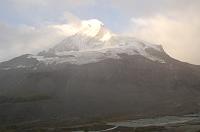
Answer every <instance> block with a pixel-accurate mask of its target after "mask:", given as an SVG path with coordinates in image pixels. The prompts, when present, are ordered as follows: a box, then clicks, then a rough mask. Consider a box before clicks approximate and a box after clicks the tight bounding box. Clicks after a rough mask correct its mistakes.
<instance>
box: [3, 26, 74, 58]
mask: <svg viewBox="0 0 200 132" xmlns="http://www.w3.org/2000/svg"><path fill="white" fill-rule="evenodd" d="M75 32H77V27H76V25H73V24H72V23H70V24H54V25H45V26H39V27H33V26H26V25H23V26H20V27H13V26H10V25H7V24H3V23H0V61H3V60H7V59H10V58H12V57H16V56H18V55H21V54H26V53H37V52H39V51H41V50H45V49H48V48H50V47H52V46H54V45H55V44H57V43H59V42H60V41H62V40H63V39H64V38H65V37H66V36H69V35H72V34H74V33H75Z"/></svg>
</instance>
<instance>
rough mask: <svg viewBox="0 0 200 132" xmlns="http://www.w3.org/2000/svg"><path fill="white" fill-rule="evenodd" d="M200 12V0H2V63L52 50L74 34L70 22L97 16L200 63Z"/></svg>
mask: <svg viewBox="0 0 200 132" xmlns="http://www.w3.org/2000/svg"><path fill="white" fill-rule="evenodd" d="M199 12H200V0H0V61H4V60H8V59H11V58H12V57H15V56H18V55H21V54H24V53H37V52H38V51H40V50H43V49H46V48H49V47H51V46H53V45H55V44H56V43H58V42H59V41H61V40H62V39H64V38H65V37H66V36H67V35H69V34H70V31H68V30H65V31H63V29H66V28H65V27H67V26H68V25H69V24H71V23H74V22H76V21H79V20H86V19H94V18H95V19H99V20H100V21H102V22H103V23H104V24H105V26H107V27H108V28H109V29H110V30H112V31H113V32H116V33H119V34H127V35H131V36H134V37H138V38H140V39H143V40H146V41H149V42H152V43H156V44H161V45H163V47H164V48H165V50H166V52H167V53H168V54H169V55H170V56H172V57H174V58H176V59H179V60H182V61H186V62H189V63H193V64H200V52H199V50H200V15H199ZM68 32H69V34H68Z"/></svg>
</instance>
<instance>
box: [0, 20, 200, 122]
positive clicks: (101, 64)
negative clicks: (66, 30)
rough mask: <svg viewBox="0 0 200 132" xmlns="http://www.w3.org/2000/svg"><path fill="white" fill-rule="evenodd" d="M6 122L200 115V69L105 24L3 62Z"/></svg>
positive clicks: (0, 82)
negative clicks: (34, 52)
mask: <svg viewBox="0 0 200 132" xmlns="http://www.w3.org/2000/svg"><path fill="white" fill-rule="evenodd" d="M0 86H1V87H0V91H1V93H0V124H7V123H19V122H27V121H30V122H32V121H38V122H40V121H47V120H53V121H61V120H67V121H68V122H69V123H71V122H76V123H77V122H84V121H89V120H93V119H99V118H107V119H109V118H116V119H117V118H123V119H131V118H136V117H152V116H161V115H181V114H188V113H195V112H198V111H199V109H200V104H199V100H200V90H199V87H200V66H197V65H192V64H188V63H184V62H180V61H178V60H175V59H173V58H171V57H170V56H169V55H167V54H166V53H165V51H164V50H163V48H162V46H160V45H154V44H150V43H148V42H145V41H142V40H139V39H137V38H133V37H128V36H121V35H118V34H116V33H113V32H111V31H110V30H109V29H107V28H106V26H105V25H104V24H103V23H102V22H100V21H99V20H96V19H92V20H85V21H82V22H81V26H80V29H79V30H78V32H77V33H75V34H72V35H71V36H68V37H67V38H65V39H64V40H63V41H62V42H60V43H58V44H57V45H55V46H54V47H52V48H50V49H44V51H41V52H39V53H38V54H36V55H32V54H25V55H22V56H18V57H16V58H13V59H11V60H9V61H5V62H2V63H0Z"/></svg>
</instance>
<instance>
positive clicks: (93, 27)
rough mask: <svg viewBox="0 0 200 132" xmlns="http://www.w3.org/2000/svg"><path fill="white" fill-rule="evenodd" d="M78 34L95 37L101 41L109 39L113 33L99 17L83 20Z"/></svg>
mask: <svg viewBox="0 0 200 132" xmlns="http://www.w3.org/2000/svg"><path fill="white" fill-rule="evenodd" d="M77 34H80V35H83V36H88V37H95V38H96V39H98V40H100V41H107V40H109V39H110V38H111V37H112V33H111V32H110V31H109V30H108V29H106V28H105V26H104V24H103V23H102V22H101V21H99V20H97V19H91V20H83V21H81V27H80V30H79V31H78V32H77Z"/></svg>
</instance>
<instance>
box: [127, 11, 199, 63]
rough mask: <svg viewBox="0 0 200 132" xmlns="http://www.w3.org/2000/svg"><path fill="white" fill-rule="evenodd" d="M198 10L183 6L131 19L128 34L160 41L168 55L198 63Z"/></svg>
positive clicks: (156, 41) (155, 41)
mask: <svg viewBox="0 0 200 132" xmlns="http://www.w3.org/2000/svg"><path fill="white" fill-rule="evenodd" d="M198 12H199V11H198V10H194V9H192V10H191V9H187V10H184V11H170V12H168V13H167V14H155V15H154V16H150V17H139V18H132V19H131V26H130V27H131V28H130V30H129V31H127V32H129V33H130V34H131V35H133V36H135V37H138V38H140V39H144V40H146V41H149V42H152V43H157V44H162V45H163V46H164V48H165V50H166V51H167V52H168V54H169V55H171V56H172V57H174V58H176V59H179V60H182V61H186V62H190V63H193V64H200V53H199V49H200V37H199V34H200V30H199V29H200V16H199V13H198Z"/></svg>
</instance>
